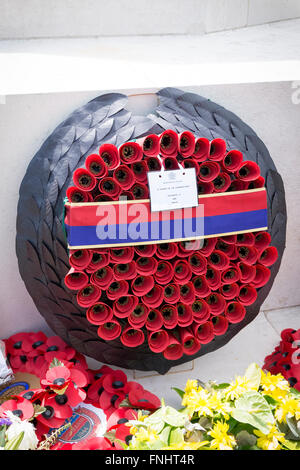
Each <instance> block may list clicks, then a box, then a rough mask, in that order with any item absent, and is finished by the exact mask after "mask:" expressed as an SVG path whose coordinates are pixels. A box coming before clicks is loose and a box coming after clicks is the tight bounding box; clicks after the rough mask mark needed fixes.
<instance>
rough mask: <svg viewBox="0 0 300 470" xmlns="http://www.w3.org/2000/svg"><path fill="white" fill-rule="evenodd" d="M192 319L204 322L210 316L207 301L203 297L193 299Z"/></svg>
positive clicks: (200, 322)
mask: <svg viewBox="0 0 300 470" xmlns="http://www.w3.org/2000/svg"><path fill="white" fill-rule="evenodd" d="M191 311H192V315H193V320H194V321H195V322H196V323H198V324H202V323H205V322H206V321H207V320H208V319H209V317H210V308H209V305H208V303H207V302H205V300H203V299H199V300H195V302H193V303H192V305H191Z"/></svg>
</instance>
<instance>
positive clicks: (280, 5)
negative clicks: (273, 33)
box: [247, 0, 300, 26]
mask: <svg viewBox="0 0 300 470" xmlns="http://www.w3.org/2000/svg"><path fill="white" fill-rule="evenodd" d="M299 16H300V2H299V0H263V1H262V0H249V10H248V20H247V24H248V25H249V26H250V25H256V24H261V23H267V22H271V21H280V20H287V19H289V18H297V17H299Z"/></svg>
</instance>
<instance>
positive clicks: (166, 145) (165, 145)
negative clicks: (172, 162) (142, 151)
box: [159, 129, 178, 157]
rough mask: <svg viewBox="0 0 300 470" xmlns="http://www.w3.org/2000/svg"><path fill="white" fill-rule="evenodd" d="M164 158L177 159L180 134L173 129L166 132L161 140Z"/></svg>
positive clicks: (161, 136)
mask: <svg viewBox="0 0 300 470" xmlns="http://www.w3.org/2000/svg"><path fill="white" fill-rule="evenodd" d="M159 145H160V154H161V155H162V157H170V156H174V157H176V156H177V154H178V134H177V133H176V132H174V131H173V130H171V129H168V130H166V131H164V132H163V133H162V134H161V135H160V138H159Z"/></svg>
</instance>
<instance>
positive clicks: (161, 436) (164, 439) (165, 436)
mask: <svg viewBox="0 0 300 470" xmlns="http://www.w3.org/2000/svg"><path fill="white" fill-rule="evenodd" d="M170 432H171V426H166V427H165V428H164V429H163V430H162V431H161V433H160V434H159V440H160V441H162V442H163V443H164V444H165V445H166V446H167V445H168V444H169V435H170Z"/></svg>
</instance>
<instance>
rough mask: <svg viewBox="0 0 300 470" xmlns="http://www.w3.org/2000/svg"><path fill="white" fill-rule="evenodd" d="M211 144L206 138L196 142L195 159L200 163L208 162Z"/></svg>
mask: <svg viewBox="0 0 300 470" xmlns="http://www.w3.org/2000/svg"><path fill="white" fill-rule="evenodd" d="M209 148H210V142H209V140H208V139H206V138H205V137H199V138H198V139H196V142H195V150H194V153H193V157H194V158H195V159H196V160H198V161H199V162H204V161H205V160H207V158H208V155H209Z"/></svg>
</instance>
